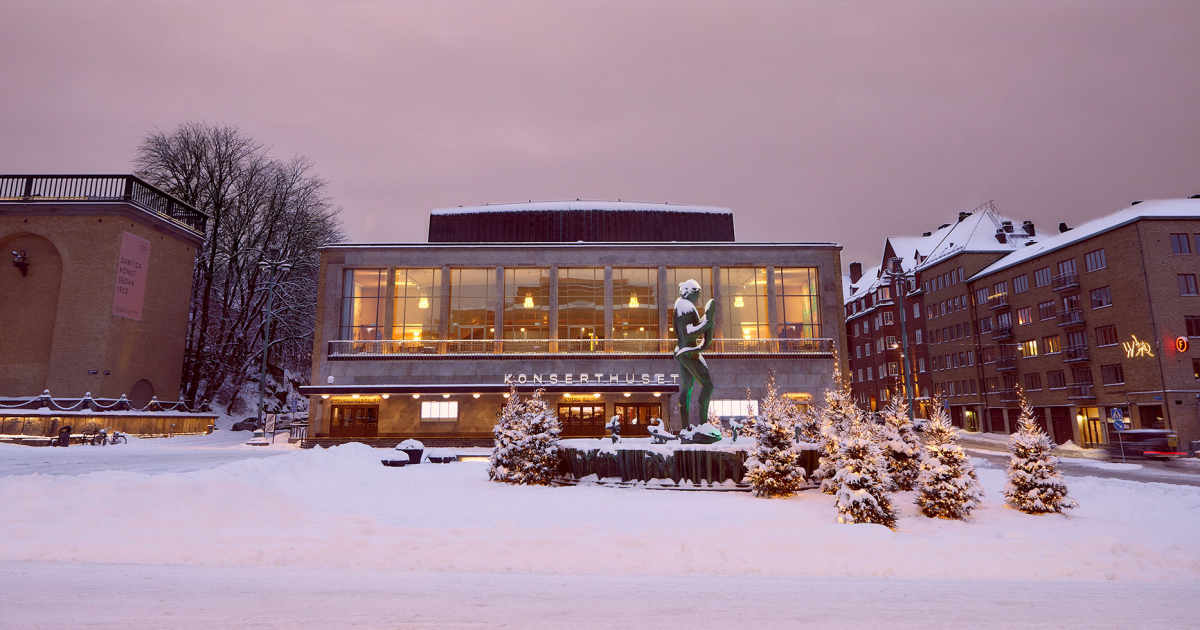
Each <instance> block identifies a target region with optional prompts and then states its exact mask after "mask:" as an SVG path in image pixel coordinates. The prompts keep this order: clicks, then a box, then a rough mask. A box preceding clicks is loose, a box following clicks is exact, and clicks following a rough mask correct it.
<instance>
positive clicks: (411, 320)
mask: <svg viewBox="0 0 1200 630" xmlns="http://www.w3.org/2000/svg"><path fill="white" fill-rule="evenodd" d="M395 291H396V292H395V298H394V300H393V302H392V339H408V340H422V339H437V338H438V325H439V324H440V323H441V317H442V270H441V269H397V270H396V288H395Z"/></svg>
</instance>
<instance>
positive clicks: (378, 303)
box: [340, 269, 387, 339]
mask: <svg viewBox="0 0 1200 630" xmlns="http://www.w3.org/2000/svg"><path fill="white" fill-rule="evenodd" d="M386 301H387V270H385V269H347V270H346V272H345V275H344V276H343V279H342V330H341V335H340V336H341V338H342V339H382V338H383V332H382V331H381V330H380V326H382V325H383V309H384V303H385V302H386Z"/></svg>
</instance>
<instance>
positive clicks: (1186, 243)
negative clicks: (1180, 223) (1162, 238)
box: [1171, 234, 1200, 254]
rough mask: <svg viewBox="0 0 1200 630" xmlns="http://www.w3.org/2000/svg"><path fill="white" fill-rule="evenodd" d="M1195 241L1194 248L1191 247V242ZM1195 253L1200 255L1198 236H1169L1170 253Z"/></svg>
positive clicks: (1199, 239)
mask: <svg viewBox="0 0 1200 630" xmlns="http://www.w3.org/2000/svg"><path fill="white" fill-rule="evenodd" d="M1193 239H1194V240H1195V242H1196V246H1195V247H1192V244H1191V241H1192V240H1193ZM1193 251H1195V252H1196V253H1197V254H1200V234H1172V235H1171V253H1173V254H1191V253H1192V252H1193Z"/></svg>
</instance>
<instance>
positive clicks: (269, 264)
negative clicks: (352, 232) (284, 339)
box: [258, 259, 292, 441]
mask: <svg viewBox="0 0 1200 630" xmlns="http://www.w3.org/2000/svg"><path fill="white" fill-rule="evenodd" d="M258 268H259V270H261V271H263V272H264V273H266V274H267V308H266V313H265V315H264V317H263V349H262V370H261V371H260V372H259V375H258V426H260V427H263V428H265V425H264V424H263V392H264V390H265V389H266V386H267V356H268V351H269V350H270V349H271V307H272V306H273V305H274V303H275V285H276V284H277V283H278V282H279V280H281V279H282V278H283V276H284V275H286V274H287V272H289V271H291V270H292V263H290V262H288V261H286V260H266V259H264V260H262V261H261V262H259V263H258ZM272 429H274V427H272ZM274 439H275V431H274V430H272V431H271V440H272V441H274Z"/></svg>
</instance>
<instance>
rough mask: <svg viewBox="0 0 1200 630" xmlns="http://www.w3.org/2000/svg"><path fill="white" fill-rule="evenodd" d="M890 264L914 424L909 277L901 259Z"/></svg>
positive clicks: (902, 362) (907, 394)
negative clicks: (910, 367) (897, 303)
mask: <svg viewBox="0 0 1200 630" xmlns="http://www.w3.org/2000/svg"><path fill="white" fill-rule="evenodd" d="M890 263H891V269H890V270H889V271H890V272H891V273H892V276H893V277H894V278H896V279H897V280H898V282H897V283H896V286H897V288H898V290H897V291H896V293H897V294H898V298H899V300H900V339H901V343H902V344H903V346H902V348H901V350H900V369H901V374H903V378H904V394H905V396H907V398H908V421H909V423H913V422H916V411H915V410H914V409H913V382H912V372H911V370H909V366H908V326H907V321H908V305H907V304H906V303H905V302H904V297H905V296H906V295H907V294H908V276H907V275H906V274H905V273H904V267H903V266H901V264H900V259H899V258H893V259H891V261H890Z"/></svg>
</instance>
